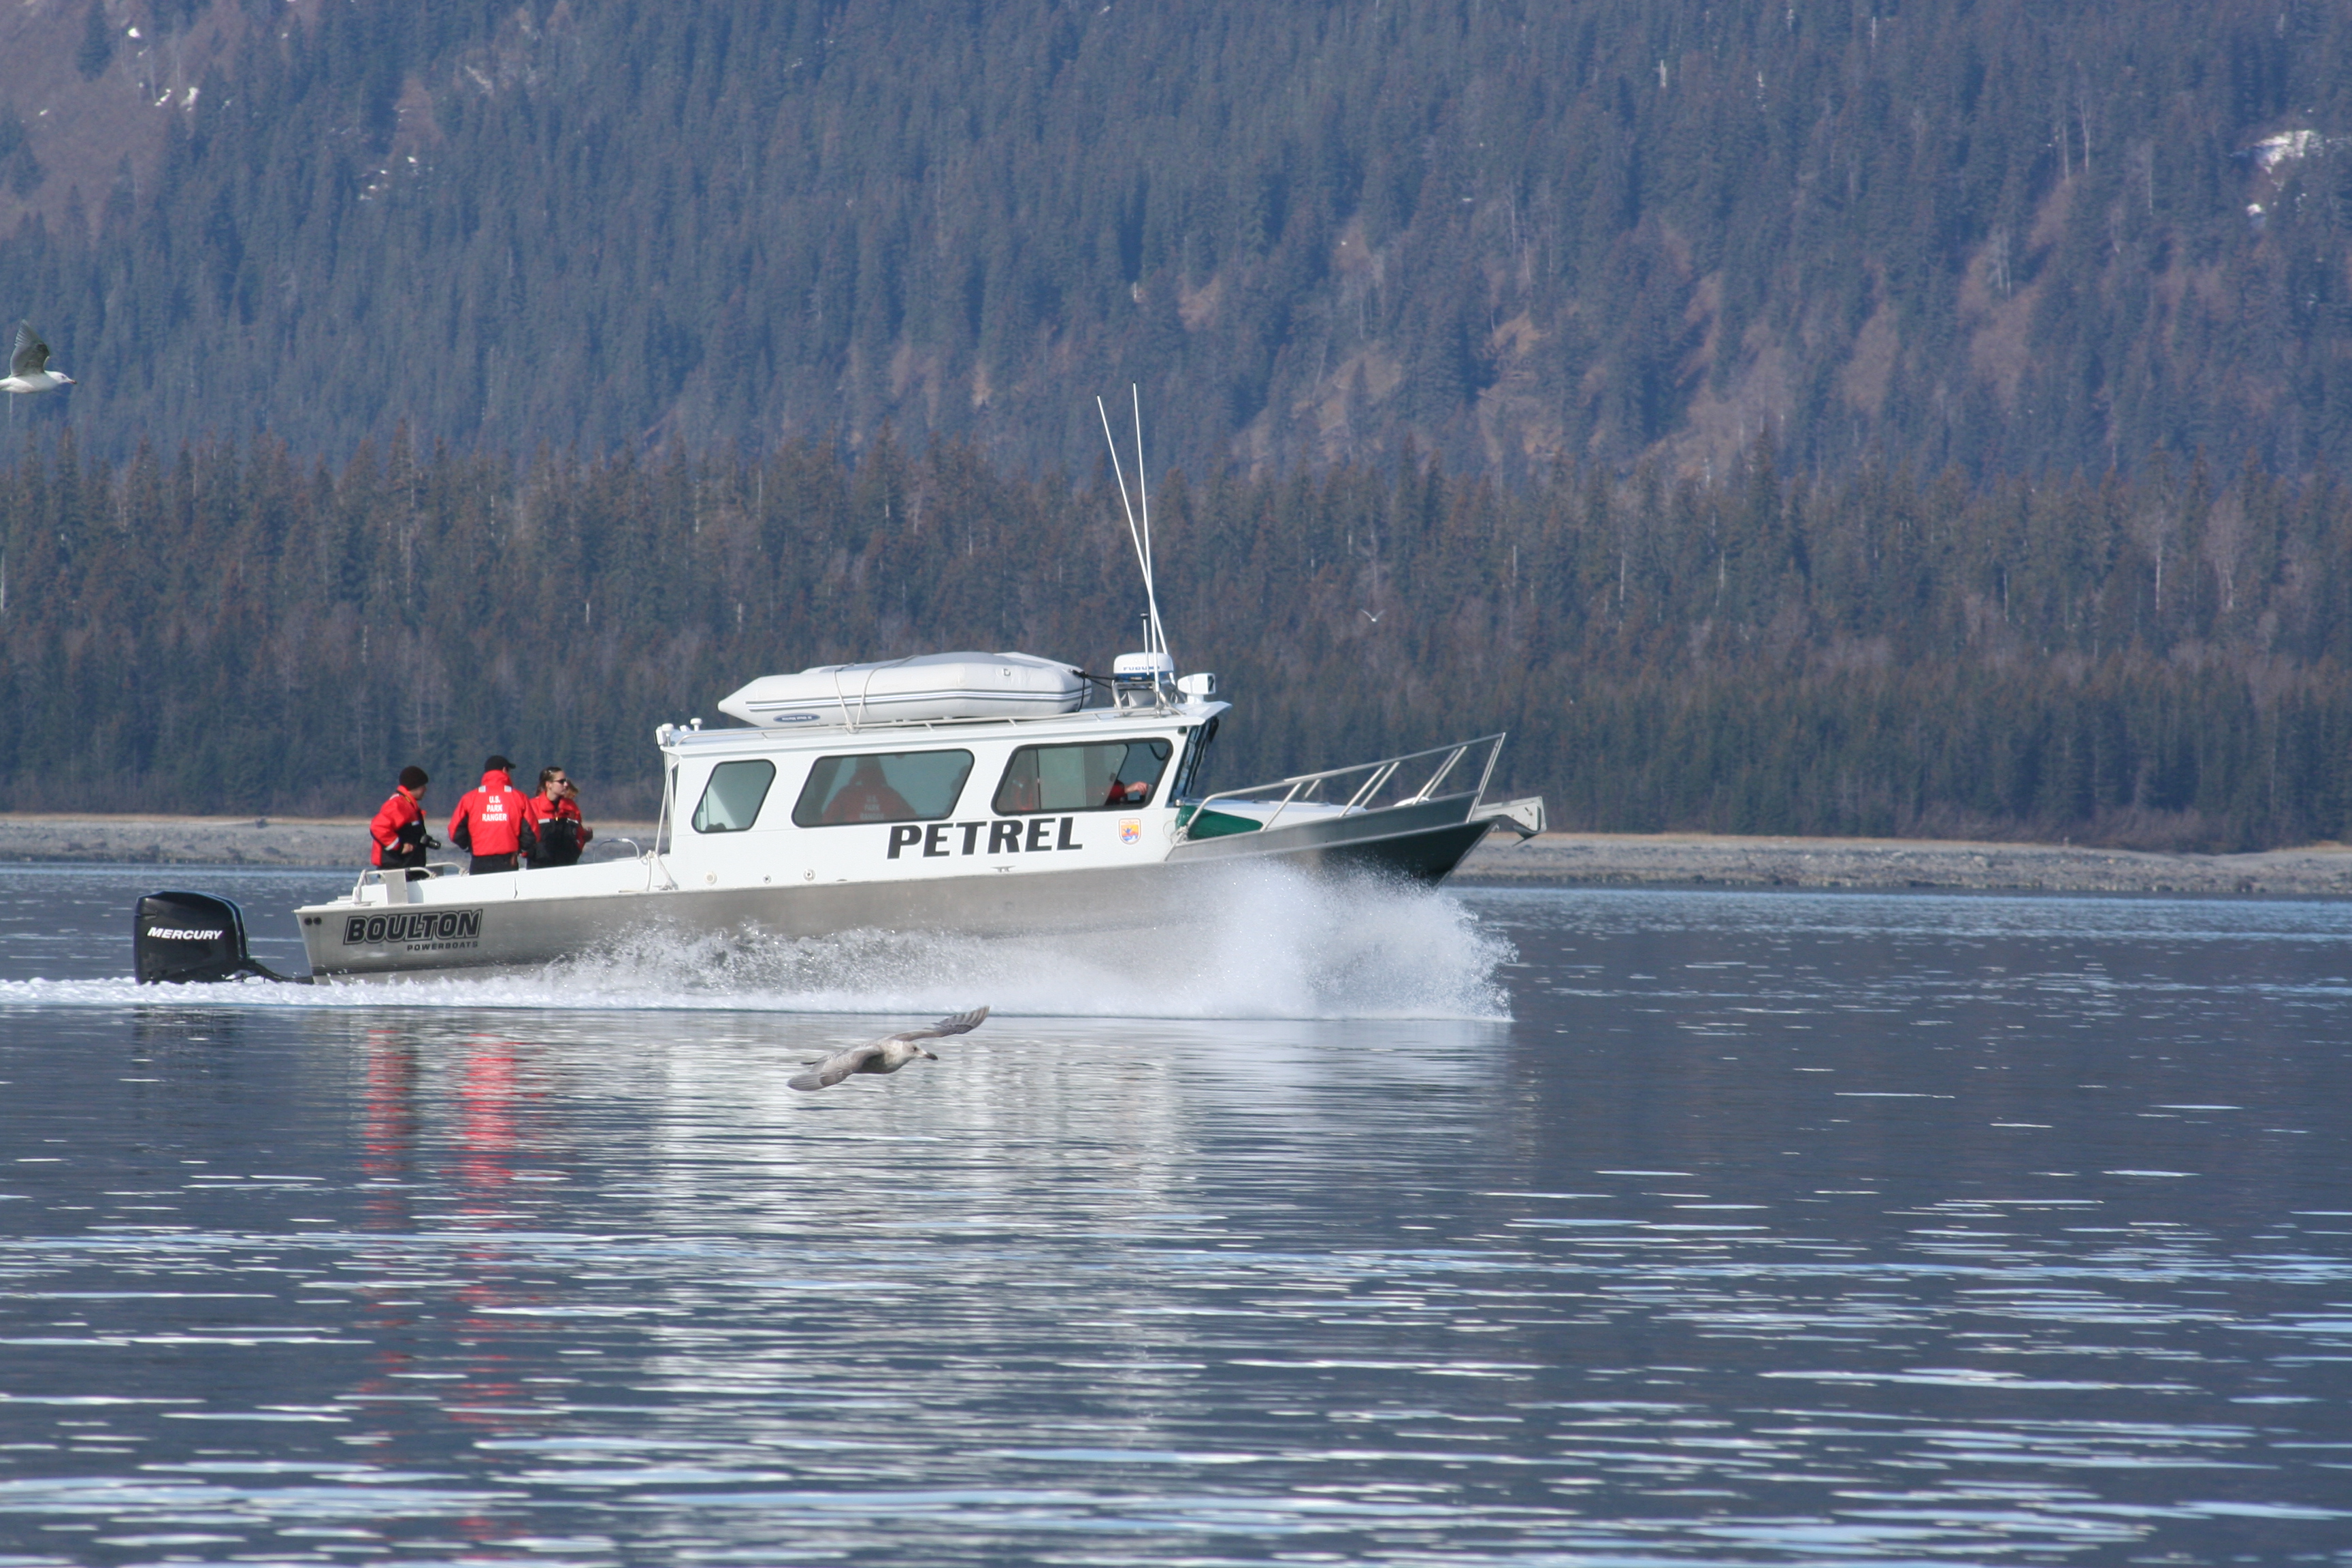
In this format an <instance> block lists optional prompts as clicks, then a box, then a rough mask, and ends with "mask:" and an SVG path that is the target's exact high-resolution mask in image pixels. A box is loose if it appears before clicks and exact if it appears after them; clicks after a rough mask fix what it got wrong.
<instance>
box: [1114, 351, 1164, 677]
mask: <svg viewBox="0 0 2352 1568" xmlns="http://www.w3.org/2000/svg"><path fill="white" fill-rule="evenodd" d="M1128 390H1129V394H1130V395H1132V396H1133V397H1134V399H1135V484H1136V489H1137V490H1138V491H1139V492H1140V493H1141V495H1142V498H1143V523H1142V526H1141V527H1140V528H1139V527H1137V525H1136V521H1135V507H1134V505H1133V504H1132V503H1131V502H1129V500H1128V495H1127V471H1126V470H1125V469H1124V468H1121V467H1119V461H1118V440H1117V438H1116V437H1113V436H1112V435H1111V433H1110V411H1109V410H1108V409H1107V408H1105V407H1104V406H1103V400H1102V399H1101V398H1099V397H1097V398H1096V399H1095V412H1096V413H1097V414H1099V415H1100V416H1102V427H1103V441H1104V443H1105V444H1106V445H1108V447H1110V471H1111V473H1112V475H1113V476H1114V477H1116V478H1117V479H1118V504H1119V506H1120V507H1121V508H1122V509H1123V510H1125V511H1126V513H1127V536H1128V538H1129V540H1131V541H1133V542H1134V544H1135V563H1136V564H1137V565H1138V566H1139V567H1140V568H1142V571H1143V602H1144V606H1145V608H1146V610H1147V611H1148V612H1149V613H1148V615H1147V616H1146V617H1145V628H1144V639H1143V640H1144V644H1145V647H1144V651H1145V652H1146V653H1159V654H1164V653H1166V652H1167V651H1168V633H1167V631H1166V629H1165V628H1163V627H1162V626H1160V594H1159V588H1158V584H1155V583H1154V582H1153V581H1152V574H1151V492H1150V489H1149V488H1147V487H1146V486H1145V484H1144V479H1143V393H1142V390H1141V389H1140V388H1139V387H1136V386H1134V385H1132V384H1130V385H1129V388H1128ZM1170 668H1174V666H1173V664H1172V663H1171V665H1170Z"/></svg>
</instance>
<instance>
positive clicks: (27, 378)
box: [0, 321, 74, 393]
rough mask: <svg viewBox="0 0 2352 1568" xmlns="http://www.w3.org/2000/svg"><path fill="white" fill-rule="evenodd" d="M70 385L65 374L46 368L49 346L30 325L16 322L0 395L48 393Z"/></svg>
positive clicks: (71, 379)
mask: <svg viewBox="0 0 2352 1568" xmlns="http://www.w3.org/2000/svg"><path fill="white" fill-rule="evenodd" d="M72 384H74V378H73V377H71V376H69V375H68V374H66V373H65V372H63V371H61V370H51V369H50V368H49V345H48V344H47V343H45V342H42V341H41V334H40V333H38V332H37V331H33V323H32V322H30V321H19V322H17V323H16V348H15V350H14V351H12V352H11V353H9V355H8V374H6V375H5V376H0V392H17V393H23V392H49V391H53V390H55V389H56V388H58V387H60V386H71V385H72Z"/></svg>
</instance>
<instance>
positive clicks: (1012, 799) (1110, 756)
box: [996, 741, 1171, 816]
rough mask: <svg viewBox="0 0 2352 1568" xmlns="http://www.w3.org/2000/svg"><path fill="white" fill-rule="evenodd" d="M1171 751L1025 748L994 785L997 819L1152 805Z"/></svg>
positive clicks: (1159, 747) (1144, 745) (1100, 745)
mask: <svg viewBox="0 0 2352 1568" xmlns="http://www.w3.org/2000/svg"><path fill="white" fill-rule="evenodd" d="M1170 750H1171V748H1170V746H1169V744H1168V742H1165V741H1102V742H1094V743H1092V744H1088V745H1080V746H1024V747H1022V748H1021V749H1020V750H1019V751H1017V752H1013V760H1012V761H1011V762H1009V763H1006V764H1005V765H1004V779H1003V783H1001V784H998V785H997V786H996V810H997V814H998V815H999V816H1017V815H1019V814H1020V813H1022V812H1026V811H1110V810H1114V809H1119V808H1124V809H1126V810H1129V811H1132V810H1134V809H1135V808H1136V807H1138V806H1140V805H1150V804H1151V792H1152V789H1153V788H1154V786H1156V785H1157V784H1159V783H1160V770H1161V769H1163V768H1165V767H1167V765H1168V754H1169V752H1170Z"/></svg>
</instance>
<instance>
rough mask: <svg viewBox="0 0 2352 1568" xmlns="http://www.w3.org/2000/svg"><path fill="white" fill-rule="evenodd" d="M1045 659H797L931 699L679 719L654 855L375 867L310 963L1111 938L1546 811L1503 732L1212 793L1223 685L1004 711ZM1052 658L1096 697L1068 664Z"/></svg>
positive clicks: (496, 960) (825, 674)
mask: <svg viewBox="0 0 2352 1568" xmlns="http://www.w3.org/2000/svg"><path fill="white" fill-rule="evenodd" d="M1043 662H1045V661H1042V660H1035V661H1030V662H1028V663H1024V661H1023V659H1022V658H1021V657H1020V656H1016V655H996V656H992V655H986V654H978V653H956V654H946V655H934V656H930V657H929V661H928V663H926V664H917V663H916V661H912V660H903V661H894V662H892V663H885V664H877V665H872V666H859V665H851V666H840V667H824V668H821V669H819V670H814V671H809V672H804V673H805V675H806V676H807V677H808V678H809V681H810V682H811V683H813V682H814V681H818V680H825V679H834V678H838V679H841V680H843V681H845V682H852V683H856V685H857V686H860V687H865V688H866V689H867V690H868V692H869V693H870V691H871V689H872V687H873V686H874V685H875V684H877V683H879V684H881V685H883V686H885V687H887V688H888V689H892V690H898V689H909V688H911V687H912V686H913V685H914V682H913V681H910V680H908V679H904V676H905V674H906V672H908V670H909V668H912V669H914V670H916V671H919V672H920V673H921V675H922V677H923V678H924V679H926V680H927V681H928V684H929V689H930V692H931V695H930V696H929V698H928V699H927V700H923V701H919V702H914V703H910V704H908V707H910V708H911V709H912V711H902V712H901V714H900V716H897V717H892V718H889V719H886V720H883V721H879V722H873V721H863V720H861V719H860V718H859V717H858V716H857V715H858V711H859V707H860V704H859V702H858V700H857V699H856V696H855V695H850V696H849V698H848V700H847V701H846V702H837V703H835V706H834V708H833V710H832V711H831V712H830V713H823V712H820V715H819V717H817V718H816V719H814V720H811V721H803V722H799V723H789V724H787V723H776V722H759V721H755V722H751V723H746V724H741V725H740V726H729V727H726V728H712V729H704V728H702V727H700V724H699V721H696V722H692V723H686V724H666V725H663V726H662V727H661V728H660V729H659V730H658V731H656V734H655V743H656V746H657V748H658V750H659V752H660V755H661V759H662V765H663V769H664V775H663V776H664V784H663V800H662V808H661V814H660V816H659V819H658V823H657V826H656V832H655V836H654V840H653V842H652V843H651V844H647V845H639V844H636V843H634V842H630V841H627V840H624V841H622V842H623V844H625V847H626V849H627V850H628V851H630V852H629V853H626V854H625V855H623V856H621V857H619V858H610V859H601V860H591V861H587V862H585V863H583V864H578V865H573V866H565V867H557V868H546V869H526V870H520V871H509V872H498V873H493V874H489V875H485V876H469V875H467V873H466V868H465V867H463V866H462V865H457V864H454V863H452V864H445V865H436V866H433V867H430V868H428V870H429V873H430V874H429V875H427V876H425V877H424V878H423V879H413V880H412V879H409V878H408V877H406V876H404V875H403V874H402V873H400V872H398V871H396V870H395V871H394V872H393V873H391V874H389V875H387V874H385V873H384V872H382V871H379V870H376V869H374V868H369V869H368V870H366V871H364V872H362V873H361V875H360V877H359V879H358V881H357V882H356V884H355V885H354V886H353V887H352V889H351V891H350V892H349V893H347V894H345V895H343V896H341V897H340V898H337V899H335V900H331V901H330V902H327V903H322V904H314V905H308V906H305V907H303V908H302V909H300V910H298V911H297V919H298V920H299V921H300V922H301V934H302V940H303V944H304V946H305V947H306V949H307V950H308V952H309V955H310V967H311V971H312V973H314V974H316V975H317V976H319V977H320V978H322V979H324V978H343V977H359V976H378V975H393V974H404V973H425V972H432V971H441V970H451V969H464V968H479V967H484V966H498V967H508V968H511V967H519V966H534V965H540V964H544V963H549V962H551V961H553V960H557V959H562V958H567V957H577V956H581V955H583V954H589V953H593V952H596V951H597V950H598V949H599V948H600V947H604V946H609V945H611V944H612V943H614V942H616V941H620V940H624V939H626V938H629V937H632V936H635V935H636V934H638V933H642V932H645V931H663V932H668V933H675V934H677V935H678V936H682V937H697V936H704V935H710V934H744V935H764V936H774V937H784V938H804V937H822V936H827V935H833V934H837V933H841V932H845V931H949V932H957V933H961V934H966V935H983V936H1009V935H1021V934H1034V933H1078V932H1101V931H1115V930H1118V929H1119V928H1121V927H1122V926H1128V925H1133V924H1136V923H1139V922H1145V923H1148V921H1150V918H1152V917H1153V915H1154V914H1155V912H1156V911H1164V910H1167V909H1168V908H1169V907H1170V905H1171V900H1176V901H1178V902H1187V901H1189V900H1192V899H1193V898H1194V897H1195V896H1196V889H1193V888H1188V887H1186V886H1185V885H1184V884H1185V883H1186V882H1187V881H1191V882H1192V883H1195V884H1201V883H1204V882H1206V881H1208V880H1211V879H1213V876H1214V874H1215V873H1217V872H1220V871H1223V870H1228V869H1230V868H1234V867H1236V866H1239V865H1244V864H1251V865H1264V864H1278V865H1284V866H1289V867H1294V868H1300V869H1303V870H1307V871H1309V872H1312V873H1316V874H1327V875H1328V874H1332V873H1335V872H1345V873H1355V874H1368V875H1374V876H1383V877H1391V878H1402V879H1410V880H1413V881H1419V882H1424V883H1427V882H1435V881H1438V880H1441V879H1444V877H1445V876H1446V875H1447V874H1448V873H1449V872H1451V871H1452V870H1453V869H1454V868H1455V867H1456V866H1457V865H1459V864H1460V863H1461V860H1462V858H1463V857H1464V856H1465V855H1466V854H1468V853H1469V851H1470V849H1471V847H1473V846H1474V845H1475V844H1476V843H1477V842H1478V840H1479V839H1481V838H1482V837H1485V836H1486V834H1487V832H1488V831H1490V830H1491V829H1493V828H1495V827H1496V826H1503V827H1505V828H1507V829H1508V830H1510V831H1513V832H1516V833H1518V834H1520V835H1522V836H1525V835H1529V834H1532V833H1534V832H1536V831H1538V830H1540V828H1541V827H1542V826H1543V803H1542V801H1541V800H1540V798H1528V799H1523V800H1512V801H1495V800H1490V799H1488V798H1487V794H1486V789H1487V784H1488V782H1489V781H1490V779H1491V778H1492V776H1493V773H1494V768H1495V763H1496V759H1497V757H1499V755H1500V754H1501V749H1502V745H1503V742H1504V740H1505V737H1504V736H1503V735H1501V734H1494V735H1485V736H1479V737H1476V738H1475V739H1472V740H1466V741H1460V742H1454V743H1452V744H1449V745H1445V746H1440V747H1435V748H1433V749H1431V750H1428V751H1424V752H1414V753H1412V754H1409V755H1405V756H1398V757H1388V758H1382V759H1381V760H1379V761H1376V762H1370V763H1356V764H1354V765H1352V766H1349V767H1343V768H1334V769H1330V770H1328V771H1325V772H1321V773H1304V774H1298V775H1296V776H1293V777H1289V778H1284V779H1279V780H1276V781H1274V782H1273V783H1271V784H1263V785H1258V786H1255V787H1250V788H1244V789H1233V790H1224V791H1219V792H1215V793H1202V792H1201V791H1200V790H1198V789H1197V788H1196V787H1195V783H1196V781H1197V780H1199V779H1200V778H1201V777H1202V767H1203V764H1204V762H1205V760H1206V758H1207V757H1208V755H1209V753H1210V751H1211V749H1212V747H1213V743H1214V742H1215V739H1216V735H1217V731H1218V730H1219V728H1220V726H1221V725H1222V723H1223V717H1224V715H1225V714H1226V713H1227V712H1228V711H1229V705H1228V704H1226V703H1224V702H1222V701H1219V700H1215V699H1214V698H1213V696H1212V695H1211V692H1212V690H1213V678H1211V677H1209V676H1206V675H1199V676H1187V677H1184V678H1182V679H1172V678H1171V670H1170V668H1169V667H1168V664H1167V660H1166V658H1165V656H1164V655H1154V654H1149V653H1147V654H1142V655H1135V654H1129V655H1123V656H1121V658H1119V659H1118V662H1117V665H1116V667H1115V674H1114V676H1113V677H1112V679H1111V682H1110V690H1109V691H1108V694H1107V695H1108V700H1107V701H1104V702H1101V703H1099V704H1098V705H1096V706H1080V705H1079V704H1078V703H1077V702H1076V701H1075V700H1067V699H1065V700H1066V701H1067V706H1066V709H1065V710H1063V711H1059V712H1045V713H1028V714H1023V713H1014V714H1003V713H999V712H993V711H989V709H990V708H991V706H992V704H994V703H997V702H999V701H1000V700H1001V689H1002V688H1004V687H1009V686H1013V685H1015V684H1018V683H1020V682H1023V681H1024V680H1025V681H1029V682H1031V683H1032V684H1037V682H1036V681H1035V679H1034V669H1033V668H1032V665H1033V664H1034V663H1043ZM943 668H945V669H952V670H955V671H956V672H957V674H956V676H955V677H954V679H961V680H962V681H963V682H965V684H963V685H960V686H959V685H950V684H948V678H942V677H940V675H939V673H938V672H939V671H940V670H941V669H943ZM1054 668H1058V669H1060V670H1063V671H1065V672H1066V674H1067V675H1068V676H1069V677H1070V678H1071V679H1072V680H1073V682H1074V683H1075V684H1077V685H1079V686H1080V687H1081V688H1083V686H1084V684H1085V681H1084V677H1083V675H1082V672H1080V671H1079V670H1078V669H1077V668H1076V667H1074V666H1058V667H1054ZM992 678H993V680H992ZM783 684H784V682H782V681H781V680H779V679H778V678H765V679H763V680H761V681H754V682H752V683H751V685H749V686H746V687H744V688H743V689H741V690H740V691H738V692H736V693H734V694H732V695H731V696H730V698H729V699H728V700H726V701H724V702H721V703H720V704H719V707H720V709H721V710H722V711H727V710H741V709H756V708H757V706H758V705H759V703H761V701H764V700H771V699H772V698H773V697H774V695H775V693H776V692H777V690H778V689H779V687H780V686H782V685H783ZM747 694H749V695H748V696H747ZM779 711H783V710H779ZM790 711H808V710H806V709H794V710H790Z"/></svg>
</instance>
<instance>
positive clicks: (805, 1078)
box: [786, 1007, 988, 1090]
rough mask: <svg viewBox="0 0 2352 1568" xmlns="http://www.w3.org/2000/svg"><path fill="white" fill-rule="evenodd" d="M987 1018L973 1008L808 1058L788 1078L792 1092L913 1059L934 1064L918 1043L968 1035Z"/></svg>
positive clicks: (826, 1085) (888, 1068)
mask: <svg viewBox="0 0 2352 1568" xmlns="http://www.w3.org/2000/svg"><path fill="white" fill-rule="evenodd" d="M987 1016H988V1009H987V1008H985V1007H976V1008H974V1009H973V1010H972V1011H971V1012H969V1013H958V1014H956V1015H955V1016H952V1017H948V1018H941V1019H940V1021H939V1022H938V1023H936V1024H933V1025H931V1026H929V1027H928V1028H921V1029H906V1030H902V1031H900V1032H899V1033H898V1034H895V1035H885V1036H883V1037H881V1038H880V1039H878V1040H868V1041H866V1043H865V1044H864V1045H862V1046H852V1047H849V1048H848V1049H847V1050H845V1051H835V1052H834V1054H833V1055H831V1056H829V1057H811V1058H809V1061H808V1066H809V1068H811V1070H810V1071H808V1072H804V1073H802V1074H800V1075H799V1076H798V1077H796V1078H793V1079H787V1080H786V1081H787V1082H789V1083H790V1084H791V1085H792V1086H793V1088H794V1089H811V1090H814V1089H831V1088H832V1087H833V1086H834V1085H835V1084H837V1083H839V1082H840V1081H841V1080H842V1079H845V1078H847V1077H848V1076H849V1075H850V1074H852V1073H858V1072H897V1071H898V1069H899V1068H902V1067H905V1066H906V1065H907V1064H908V1062H910V1061H913V1060H914V1059H915V1058H917V1057H920V1058H923V1059H924V1060H925V1061H929V1062H935V1061H937V1060H939V1059H940V1058H938V1057H936V1056H934V1055H933V1054H931V1053H930V1052H929V1051H927V1050H925V1049H923V1047H920V1046H919V1045H917V1044H916V1043H915V1042H916V1041H918V1040H937V1039H942V1038H945V1037H947V1036H949V1035H968V1034H970V1033H971V1032H972V1031H973V1030H974V1029H977V1028H979V1027H980V1021H981V1020H982V1018H985V1017H987Z"/></svg>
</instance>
